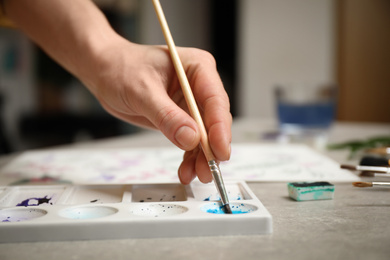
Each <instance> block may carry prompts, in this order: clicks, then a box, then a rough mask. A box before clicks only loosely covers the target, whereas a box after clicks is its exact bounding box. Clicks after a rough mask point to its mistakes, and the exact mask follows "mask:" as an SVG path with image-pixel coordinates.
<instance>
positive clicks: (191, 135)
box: [175, 126, 196, 150]
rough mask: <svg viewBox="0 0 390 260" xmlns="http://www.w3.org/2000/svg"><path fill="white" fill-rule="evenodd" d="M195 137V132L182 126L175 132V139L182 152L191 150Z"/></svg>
mask: <svg viewBox="0 0 390 260" xmlns="http://www.w3.org/2000/svg"><path fill="white" fill-rule="evenodd" d="M195 137H196V133H195V131H194V130H193V129H192V128H191V127H188V126H182V127H180V128H179V130H177V132H176V135H175V139H176V141H177V142H178V143H179V144H180V145H181V146H182V148H183V149H184V150H186V149H187V148H192V146H193V143H194V140H195Z"/></svg>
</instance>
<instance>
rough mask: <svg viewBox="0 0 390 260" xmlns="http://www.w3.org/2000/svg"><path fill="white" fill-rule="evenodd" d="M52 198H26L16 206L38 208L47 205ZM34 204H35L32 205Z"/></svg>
mask: <svg viewBox="0 0 390 260" xmlns="http://www.w3.org/2000/svg"><path fill="white" fill-rule="evenodd" d="M51 199H52V198H48V197H47V196H45V197H43V198H28V199H25V200H23V201H22V202H20V203H19V204H16V206H17V207H19V206H24V207H28V206H39V205H41V204H43V203H47V204H48V203H49V202H50V200H51ZM35 201H36V202H35ZM34 202H35V203H34ZM50 204H53V203H50Z"/></svg>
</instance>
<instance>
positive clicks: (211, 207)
mask: <svg viewBox="0 0 390 260" xmlns="http://www.w3.org/2000/svg"><path fill="white" fill-rule="evenodd" d="M201 209H202V210H203V211H204V212H207V213H212V214H227V213H226V212H225V207H224V206H222V204H220V203H212V204H207V205H205V206H203V207H202V208H201ZM230 209H231V210H232V213H233V214H246V213H250V212H253V211H255V210H256V209H257V208H256V207H255V206H252V205H249V204H244V203H230ZM229 215H230V214H229Z"/></svg>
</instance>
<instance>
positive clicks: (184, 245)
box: [0, 120, 390, 260]
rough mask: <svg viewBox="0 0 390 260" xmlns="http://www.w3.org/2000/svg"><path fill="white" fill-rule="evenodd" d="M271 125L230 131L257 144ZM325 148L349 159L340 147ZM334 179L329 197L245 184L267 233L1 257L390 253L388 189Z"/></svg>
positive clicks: (372, 129) (3, 255)
mask: <svg viewBox="0 0 390 260" xmlns="http://www.w3.org/2000/svg"><path fill="white" fill-rule="evenodd" d="M248 125H249V126H250V127H248ZM273 127H274V125H273V123H272V122H257V121H250V120H249V121H248V120H243V121H238V122H237V123H235V125H234V126H233V135H234V137H235V138H236V139H235V140H237V142H255V141H256V142H257V141H260V140H258V139H259V138H258V134H259V133H261V132H263V131H268V130H269V129H272V128H273ZM389 133H390V126H389V125H371V124H360V125H359V124H337V125H336V126H335V128H334V129H333V130H332V131H331V134H330V140H336V141H342V140H348V139H350V138H358V137H360V138H364V137H369V136H373V135H384V134H387V135H388V134H389ZM157 140H158V141H157ZM151 141H152V142H151ZM154 141H156V142H154ZM150 142H151V143H152V144H150ZM156 144H160V145H168V143H167V142H166V141H165V140H164V139H163V138H161V136H160V135H156V133H141V134H140V135H138V136H136V137H119V138H114V139H109V140H103V141H100V142H90V143H82V144H76V145H73V146H72V147H71V148H72V149H83V148H91V147H100V148H104V147H107V148H113V147H127V146H138V145H145V146H148V145H156ZM68 148H69V147H62V148H58V149H68ZM324 153H327V154H328V155H329V156H330V157H333V158H335V159H339V160H345V159H346V153H345V152H344V153H342V152H335V153H330V152H325V151H324ZM7 159H8V158H6V157H4V158H2V161H3V162H5V161H6V160H7ZM335 185H336V188H335V189H336V190H335V198H334V199H333V200H324V201H306V202H296V201H293V200H291V199H290V198H289V197H288V195H287V186H286V183H282V182H281V183H249V186H250V188H251V189H252V190H253V191H254V193H255V194H256V196H257V197H258V198H259V199H260V200H261V201H262V202H263V204H264V205H265V207H266V208H267V209H268V210H269V212H270V213H271V215H272V216H273V233H272V234H270V235H258V236H223V237H189V238H169V239H166V238H159V239H127V240H126V239H124V240H102V241H67V242H37V243H8V244H7V243H6V244H0V259H1V260H8V259H10V260H11V259H12V260H17V259H56V260H61V259H66V260H70V259H110V260H111V259H160V260H163V259H187V260H190V259H223V260H227V259H343V260H344V259H390V224H389V223H390V189H379V188H366V189H362V188H355V187H353V186H352V185H351V183H335Z"/></svg>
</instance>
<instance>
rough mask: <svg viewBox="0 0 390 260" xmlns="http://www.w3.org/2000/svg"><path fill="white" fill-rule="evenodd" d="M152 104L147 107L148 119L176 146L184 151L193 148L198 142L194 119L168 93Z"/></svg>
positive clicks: (198, 136)
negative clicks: (148, 110)
mask: <svg viewBox="0 0 390 260" xmlns="http://www.w3.org/2000/svg"><path fill="white" fill-rule="evenodd" d="M162 99H163V100H162ZM154 104H155V105H152V107H150V108H149V109H150V112H149V115H150V116H151V117H149V120H150V121H152V123H153V124H154V125H155V126H156V127H157V128H158V129H159V130H160V131H161V132H162V133H163V134H164V135H165V136H166V137H167V138H168V139H169V140H170V141H171V142H172V143H173V144H175V145H176V146H177V147H179V148H181V149H183V150H185V151H190V150H193V149H195V147H197V146H198V145H199V142H200V133H199V130H198V126H197V124H196V122H195V120H194V119H193V118H192V117H191V116H190V115H189V114H188V113H187V112H185V111H184V110H183V109H181V108H180V107H179V106H178V105H176V104H175V103H174V102H173V101H172V100H171V99H170V98H169V97H168V95H166V96H165V97H164V98H160V100H159V102H154ZM152 115H154V116H152Z"/></svg>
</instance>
